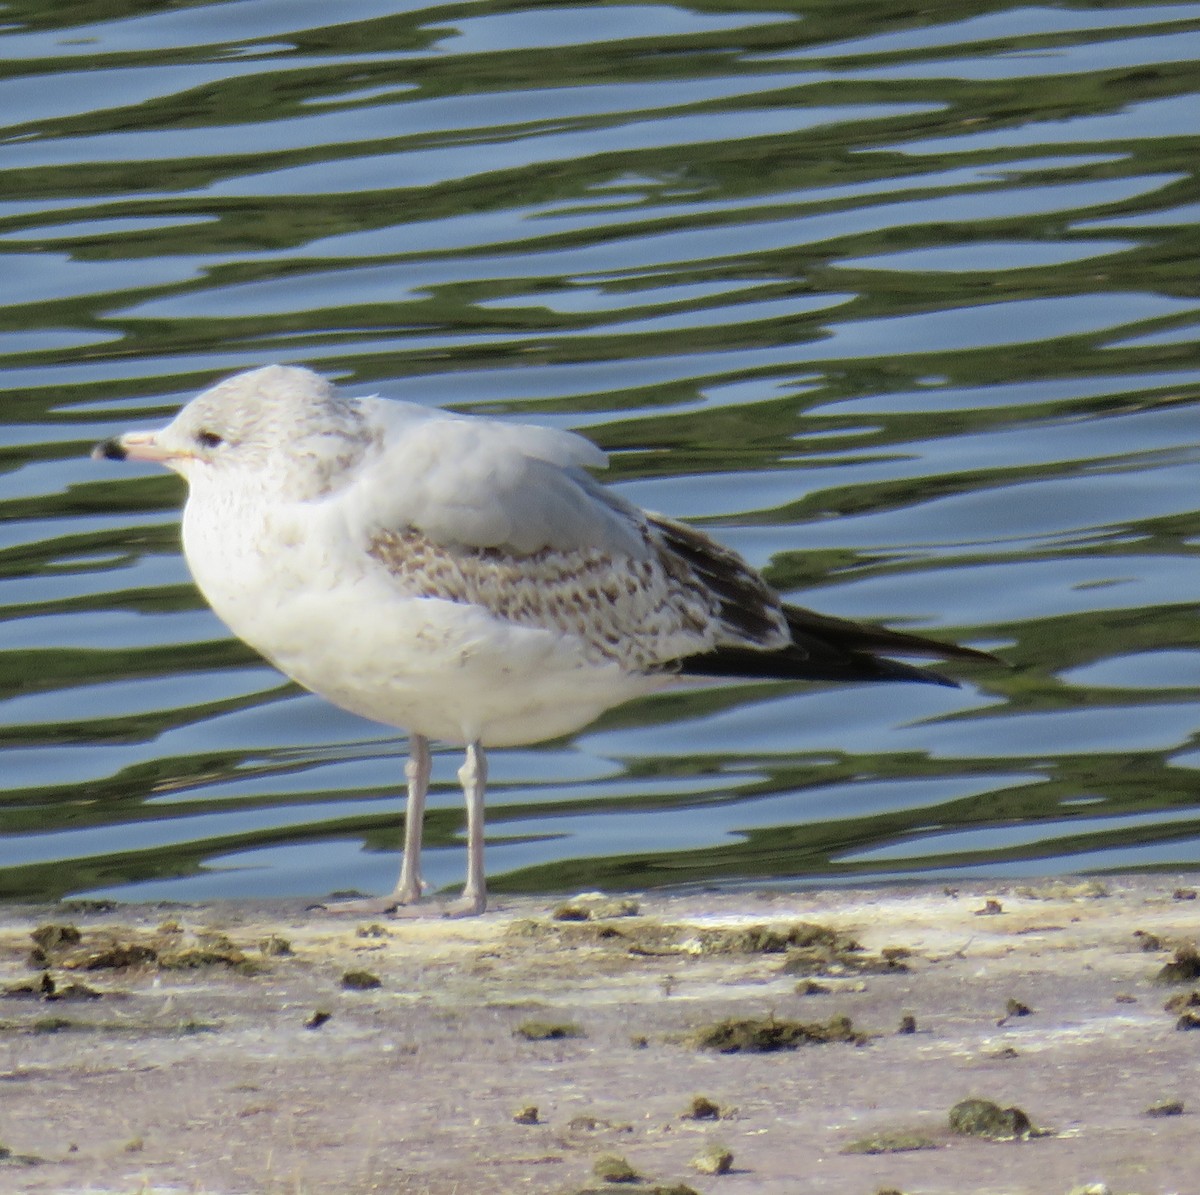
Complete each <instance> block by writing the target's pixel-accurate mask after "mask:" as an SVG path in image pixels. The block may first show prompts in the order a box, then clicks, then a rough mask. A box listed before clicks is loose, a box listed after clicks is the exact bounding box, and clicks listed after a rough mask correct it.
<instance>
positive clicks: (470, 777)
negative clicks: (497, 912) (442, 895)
mask: <svg viewBox="0 0 1200 1195" xmlns="http://www.w3.org/2000/svg"><path fill="white" fill-rule="evenodd" d="M458 779H459V782H460V783H461V784H462V790H463V799H464V800H465V801H466V804H467V883H466V886H465V887H464V888H463V891H462V896H461V897H459V899H458V900H456V901H454V902H453V904H450V905H447V906H446V915H447V916H449V917H469V916H472V915H474V914H476V913H482V912H483V910H484V909H485V908H487V882H486V880H485V879H484V873H483V798H484V794H485V793H486V792H487V756H486V755H484V753H483V747H482V745H481V744H480V743H478V742H474V743H468V744H467V758H466V759H465V760H464V761H463V765H462V767H461V768H459V769H458Z"/></svg>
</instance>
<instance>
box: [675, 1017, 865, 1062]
mask: <svg viewBox="0 0 1200 1195" xmlns="http://www.w3.org/2000/svg"><path fill="white" fill-rule="evenodd" d="M865 1040H866V1037H865V1035H864V1034H861V1033H858V1032H856V1031H855V1029H854V1026H853V1025H852V1024H851V1023H850V1018H849V1017H847V1016H840V1015H837V1016H832V1017H830V1018H829V1020H828V1022H826V1023H825V1024H822V1023H821V1022H820V1021H813V1022H805V1021H777V1020H776V1019H775V1018H774V1017H740V1018H739V1017H727V1018H726V1019H725V1020H723V1021H714V1022H713V1023H712V1024H711V1025H702V1026H701V1027H700V1028H699V1029H697V1030H695V1031H694V1032H693V1033H692V1035H691V1037H690V1038H689V1044H691V1045H692V1046H693V1047H694V1048H695V1049H697V1050H716V1051H717V1053H719V1054H738V1053H748V1054H767V1053H770V1052H771V1051H773V1050H796V1049H799V1048H800V1047H801V1046H809V1045H819V1044H823V1043H825V1042H832V1041H848V1042H853V1043H854V1044H855V1045H861V1044H862V1043H863V1042H864V1041H865Z"/></svg>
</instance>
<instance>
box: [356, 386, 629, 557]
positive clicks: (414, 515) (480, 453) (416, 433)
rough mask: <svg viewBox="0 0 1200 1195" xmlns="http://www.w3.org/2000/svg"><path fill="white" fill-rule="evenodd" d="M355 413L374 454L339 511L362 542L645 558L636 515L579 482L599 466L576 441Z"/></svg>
mask: <svg viewBox="0 0 1200 1195" xmlns="http://www.w3.org/2000/svg"><path fill="white" fill-rule="evenodd" d="M362 409H363V413H364V414H365V415H366V416H367V418H368V420H369V423H370V425H371V427H372V429H373V431H374V432H375V433H376V446H375V449H374V450H373V451H372V452H371V453H369V454H368V456H367V458H366V460H364V461H363V462H362V465H363V467H362V469H361V471H360V473H359V475H358V477H357V478H356V480H355V481H353V482H352V484H351V486H350V487H349V489H348V490H347V491H346V492H345V493H344V494H343V495H342V496H341V501H342V502H343V504H344V509H345V512H346V516H347V519H348V522H349V524H350V529H351V532H352V534H357V535H358V536H359V537H360V539H362V540H363V541H369V540H370V539H371V538H372V537H373V536H374V535H376V534H378V533H380V532H385V533H393V532H394V533H403V532H407V531H410V530H415V531H417V532H420V533H421V535H422V536H424V537H425V538H426V539H428V540H429V541H431V542H433V543H434V544H437V545H439V546H443V547H462V548H469V549H497V550H502V551H504V552H506V553H509V554H512V555H514V556H531V555H533V554H535V553H537V552H540V551H544V550H552V551H556V552H574V551H600V552H606V553H610V554H612V555H621V556H629V557H633V558H644V557H645V556H646V555H647V552H648V548H647V545H646V542H645V537H644V535H643V533H642V526H641V521H640V513H639V512H638V511H637V510H636V508H634V507H633V506H631V505H630V504H628V503H626V502H624V501H622V500H621V499H620V498H618V497H616V496H615V495H613V494H610V493H609V492H608V491H606V490H605V489H604V488H603V487H602V486H600V485H598V484H597V483H596V482H595V481H594V480H593V479H592V478H591V477H590V476H589V475H588V474H587V473H585V472H584V469H585V467H586V468H603V467H604V466H605V465H606V464H607V458H606V457H605V454H604V453H603V452H602V451H601V450H600V449H599V448H597V447H596V446H595V445H594V444H593V443H591V441H589V440H586V439H584V438H583V437H582V436H578V435H575V434H574V433H572V432H566V431H558V430H556V429H553V428H547V427H535V426H531V425H529V424H518V423H503V422H500V421H498V420H494V419H483V418H477V417H470V416H459V415H452V414H448V413H446V412H442V411H431V410H429V409H427V408H424V407H419V406H416V405H415V404H412V403H396V402H389V401H386V400H382V399H374V400H363V403H362Z"/></svg>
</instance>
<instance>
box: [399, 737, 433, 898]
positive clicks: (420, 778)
mask: <svg viewBox="0 0 1200 1195" xmlns="http://www.w3.org/2000/svg"><path fill="white" fill-rule="evenodd" d="M432 770H433V761H432V759H431V758H430V755H429V740H428V739H427V738H425V737H424V735H419V734H414V735H410V736H409V740H408V761H407V762H406V763H405V765H404V776H405V779H406V780H407V781H408V804H407V806H406V807H405V811H404V859H403V862H401V864H400V879H399V880H398V881H397V882H396V887H395V890H394V891H393V892H392V899H393V900H395V902H396V903H397V904H398V905H415V904H416V903H417V901H419V900H420V899H421V893H422V892H423V891H424V890H425V884H424V883H423V881H422V880H421V836H422V832H423V831H424V828H425V797H426V795H427V794H428V792H429V776H430V773H431V771H432Z"/></svg>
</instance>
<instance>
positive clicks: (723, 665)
mask: <svg viewBox="0 0 1200 1195" xmlns="http://www.w3.org/2000/svg"><path fill="white" fill-rule="evenodd" d="M783 614H784V617H785V618H786V620H787V625H788V630H789V631H790V632H791V637H792V641H791V643H789V644H788V645H787V646H786V647H781V648H777V649H775V650H772V651H757V650H755V649H754V648H749V647H719V648H717V649H715V650H714V651H709V652H703V653H701V654H699V655H694V656H688V657H687V658H686V659H683V660H681V661H679V671H680V672H681V673H683V674H684V675H687V676H711V677H741V678H744V679H748V680H753V679H762V680H817V681H901V680H902V681H920V682H923V683H925V684H934V685H949V686H951V687H954V686H956V685H957V682H956V681H953V680H951V679H950V678H949V677H948V676H944V675H943V674H942V673H940V672H936V671H934V670H933V669H931V668H921V667H917V666H915V665H912V664H904V663H901V662H900V661H899V660H893V659H890V658H889V657H888V655H883V654H880V653H884V652H886V653H894V654H896V655H901V656H925V657H933V658H934V659H959V660H976V661H980V662H985V663H991V664H995V663H998V662H999V661H998V660H997V659H996V657H995V656H993V655H990V654H989V653H988V652H985V651H977V650H976V649H975V648H972V647H959V646H958V645H957V644H955V643H943V642H941V641H940V640H937V639H926V638H925V637H924V636H923V635H911V634H908V633H907V632H905V631H889V630H887V629H885V628H884V627H876V626H871V625H869V624H866V623H860V622H851V621H850V620H849V619H845V618H833V617H831V616H829V615H827V614H817V613H815V612H813V611H812V610H805V609H803V608H802V607H800V606H786V605H785V606H784V607H783Z"/></svg>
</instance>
